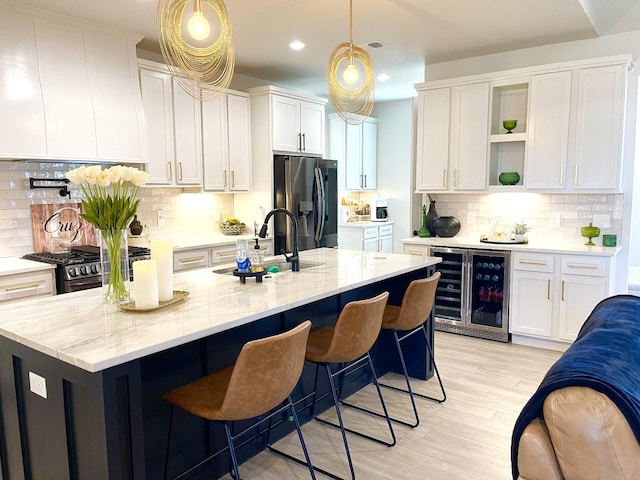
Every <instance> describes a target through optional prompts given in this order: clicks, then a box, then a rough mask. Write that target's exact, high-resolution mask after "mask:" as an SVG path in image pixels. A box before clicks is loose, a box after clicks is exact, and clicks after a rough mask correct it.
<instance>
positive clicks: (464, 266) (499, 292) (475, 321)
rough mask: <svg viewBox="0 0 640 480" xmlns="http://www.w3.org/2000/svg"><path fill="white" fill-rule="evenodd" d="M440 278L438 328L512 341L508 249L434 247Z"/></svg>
mask: <svg viewBox="0 0 640 480" xmlns="http://www.w3.org/2000/svg"><path fill="white" fill-rule="evenodd" d="M430 250H431V256H433V257H440V258H442V262H441V263H439V264H437V265H436V269H437V270H438V271H439V272H440V274H441V276H440V281H439V282H438V289H437V291H436V300H435V329H436V330H441V331H446V332H452V333H460V334H463V335H470V336H473V337H481V338H488V339H490V340H497V341H500V342H508V341H509V327H508V321H509V310H508V308H509V307H508V306H509V271H510V270H509V252H505V251H494V250H471V249H463V248H444V247H432V248H431V249H430Z"/></svg>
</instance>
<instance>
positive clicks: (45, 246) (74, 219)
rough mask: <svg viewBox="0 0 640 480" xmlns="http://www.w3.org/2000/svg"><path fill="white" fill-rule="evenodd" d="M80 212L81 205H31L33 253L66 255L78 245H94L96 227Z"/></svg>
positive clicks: (95, 242)
mask: <svg viewBox="0 0 640 480" xmlns="http://www.w3.org/2000/svg"><path fill="white" fill-rule="evenodd" d="M81 213H82V204H81V203H65V204H46V205H31V227H32V228H33V247H34V249H35V252H36V253H40V252H53V253H58V252H68V251H69V249H70V248H71V247H76V246H79V245H97V241H96V233H95V228H94V226H93V225H91V224H90V223H88V222H86V221H85V220H83V219H82V217H80V214H81Z"/></svg>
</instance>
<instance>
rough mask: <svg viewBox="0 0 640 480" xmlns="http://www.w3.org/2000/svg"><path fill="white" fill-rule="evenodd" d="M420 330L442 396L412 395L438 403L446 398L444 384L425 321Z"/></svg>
mask: <svg viewBox="0 0 640 480" xmlns="http://www.w3.org/2000/svg"><path fill="white" fill-rule="evenodd" d="M422 331H423V332H424V338H425V340H426V342H427V349H428V350H429V357H430V358H431V361H432V362H433V370H434V371H435V372H436V378H437V379H438V383H439V384H440V391H441V392H442V398H435V397H429V396H428V395H422V394H421V393H414V395H417V396H418V397H420V398H426V399H427V400H434V401H436V402H438V403H442V402H444V401H445V400H446V399H447V392H446V391H445V390H444V385H443V384H442V379H441V378H440V372H439V371H438V365H437V364H436V359H435V356H434V354H433V348H432V347H431V343H430V342H429V334H428V333H427V322H425V323H423V324H422Z"/></svg>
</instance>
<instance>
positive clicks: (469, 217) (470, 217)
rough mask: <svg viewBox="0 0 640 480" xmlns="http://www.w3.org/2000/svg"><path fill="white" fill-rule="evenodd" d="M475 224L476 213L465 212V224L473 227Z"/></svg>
mask: <svg viewBox="0 0 640 480" xmlns="http://www.w3.org/2000/svg"><path fill="white" fill-rule="evenodd" d="M475 223H476V212H467V224H469V225H474V224H475Z"/></svg>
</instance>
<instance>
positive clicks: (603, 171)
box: [571, 65, 626, 190]
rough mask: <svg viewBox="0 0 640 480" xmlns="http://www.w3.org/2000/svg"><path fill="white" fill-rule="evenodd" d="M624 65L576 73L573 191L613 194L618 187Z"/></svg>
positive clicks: (623, 101)
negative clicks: (597, 191)
mask: <svg viewBox="0 0 640 480" xmlns="http://www.w3.org/2000/svg"><path fill="white" fill-rule="evenodd" d="M625 69H626V65H610V66H604V67H594V68H584V69H581V70H579V71H578V72H576V73H577V84H578V85H577V98H576V119H575V139H574V152H573V158H574V165H573V172H571V173H572V174H573V189H574V190H615V189H618V188H619V185H620V170H621V169H620V164H621V158H622V139H623V132H624V114H625V108H624V104H625V90H626V70H625Z"/></svg>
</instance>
